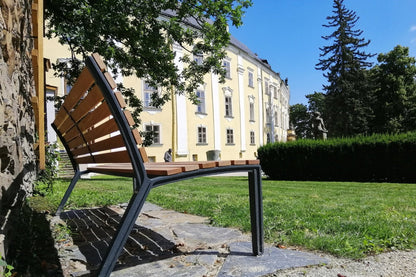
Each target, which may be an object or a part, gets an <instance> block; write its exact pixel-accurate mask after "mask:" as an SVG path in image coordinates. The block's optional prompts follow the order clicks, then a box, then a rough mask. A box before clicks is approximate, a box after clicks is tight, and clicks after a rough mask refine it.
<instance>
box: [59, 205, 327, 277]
mask: <svg viewBox="0 0 416 277" xmlns="http://www.w3.org/2000/svg"><path fill="white" fill-rule="evenodd" d="M124 208H125V206H123V205H121V206H111V207H104V208H96V209H84V210H76V211H68V212H64V213H62V214H61V216H60V218H58V217H54V218H53V219H52V221H51V223H52V224H51V225H52V226H62V225H66V226H67V227H68V228H69V229H70V230H71V234H72V235H71V238H69V239H68V240H61V241H60V242H59V243H58V244H57V248H58V253H59V255H60V261H61V265H62V269H63V272H64V276H75V277H77V276H91V275H92V276H93V275H94V273H95V271H96V270H97V268H98V265H99V263H100V261H101V259H102V257H103V253H105V251H106V249H107V247H108V243H109V241H110V240H111V236H112V234H113V233H114V231H115V228H116V227H117V224H118V223H119V221H120V219H121V215H122V214H123V213H124ZM208 222H209V220H208V219H207V218H204V217H199V216H194V215H189V214H183V213H178V212H175V211H171V210H164V209H162V208H160V207H158V206H156V205H153V204H150V203H146V204H145V206H144V208H143V210H142V212H141V215H140V216H139V218H138V220H137V221H136V225H135V226H134V228H133V231H132V233H131V234H130V237H129V239H128V241H127V243H126V245H125V248H124V250H123V253H122V254H121V255H120V257H119V259H118V262H117V264H116V267H115V269H114V271H113V273H112V274H111V276H113V277H121V276H123V277H125V276H182V277H194V276H201V277H202V276H205V277H214V276H218V277H228V276H247V277H257V276H263V275H267V274H270V273H273V272H276V271H277V270H280V269H287V268H293V267H302V266H308V265H316V264H322V263H326V262H327V260H326V259H324V258H322V257H319V256H316V255H313V254H310V253H303V252H299V251H294V250H288V249H279V248H276V247H272V246H267V245H266V248H265V253H264V254H263V255H262V256H259V257H254V256H252V255H251V239H250V237H249V236H248V235H246V234H242V233H241V232H240V231H238V230H236V229H231V228H218V227H213V226H210V225H208ZM52 228H53V227H52Z"/></svg>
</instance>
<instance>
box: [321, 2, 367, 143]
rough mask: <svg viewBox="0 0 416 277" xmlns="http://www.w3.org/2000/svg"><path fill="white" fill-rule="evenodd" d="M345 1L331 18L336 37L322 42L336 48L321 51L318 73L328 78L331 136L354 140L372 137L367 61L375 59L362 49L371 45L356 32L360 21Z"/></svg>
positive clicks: (327, 112) (336, 5) (326, 116)
mask: <svg viewBox="0 0 416 277" xmlns="http://www.w3.org/2000/svg"><path fill="white" fill-rule="evenodd" d="M343 2H344V1H343V0H334V3H333V8H334V10H333V15H332V16H328V17H327V20H328V24H327V25H323V26H324V27H327V28H335V30H334V31H333V33H332V34H330V35H328V36H323V37H322V38H323V39H325V40H328V41H330V42H332V45H329V46H324V47H321V48H320V51H321V54H320V57H321V59H319V63H317V64H316V69H318V70H322V71H323V72H324V74H323V75H324V76H325V77H326V78H327V81H328V85H324V90H325V91H326V97H325V113H324V114H323V117H324V119H325V120H326V122H327V125H328V130H329V132H328V135H329V136H332V137H337V136H342V135H344V136H351V135H356V134H365V133H368V131H369V130H368V126H369V121H370V120H371V118H372V110H371V109H370V108H369V104H370V103H371V94H369V93H368V83H369V81H368V76H367V73H366V71H365V69H366V68H367V67H369V66H371V63H370V62H368V61H367V58H370V57H372V56H374V55H371V54H367V53H365V52H364V51H363V50H362V48H364V47H366V46H367V45H368V44H369V43H370V41H366V40H365V39H364V38H362V37H361V35H362V33H363V31H361V30H359V29H357V30H355V29H354V27H355V24H356V23H357V21H358V19H359V17H357V15H356V13H355V12H354V11H351V10H348V9H346V8H345V6H344V4H343Z"/></svg>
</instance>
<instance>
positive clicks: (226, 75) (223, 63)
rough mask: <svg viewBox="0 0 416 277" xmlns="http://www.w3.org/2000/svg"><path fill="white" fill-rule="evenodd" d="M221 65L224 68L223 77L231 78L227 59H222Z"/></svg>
mask: <svg viewBox="0 0 416 277" xmlns="http://www.w3.org/2000/svg"><path fill="white" fill-rule="evenodd" d="M222 66H223V67H224V69H225V77H227V78H229V79H231V63H230V62H229V61H223V62H222Z"/></svg>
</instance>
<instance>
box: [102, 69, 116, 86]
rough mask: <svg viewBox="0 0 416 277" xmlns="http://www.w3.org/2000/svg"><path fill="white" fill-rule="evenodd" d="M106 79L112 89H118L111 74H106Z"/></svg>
mask: <svg viewBox="0 0 416 277" xmlns="http://www.w3.org/2000/svg"><path fill="white" fill-rule="evenodd" d="M104 77H105V79H106V80H107V83H108V84H109V85H110V87H111V88H112V89H115V88H116V87H117V84H116V82H114V79H113V77H111V74H110V72H105V73H104Z"/></svg>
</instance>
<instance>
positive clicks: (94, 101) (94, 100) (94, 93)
mask: <svg viewBox="0 0 416 277" xmlns="http://www.w3.org/2000/svg"><path fill="white" fill-rule="evenodd" d="M103 99H104V96H103V94H102V93H101V91H100V89H99V87H98V86H94V87H93V88H92V89H91V91H90V92H89V93H88V95H87V96H86V97H85V98H84V99H82V102H80V104H79V105H78V106H77V107H76V109H75V110H74V111H73V112H72V113H71V116H72V118H73V119H74V120H75V121H76V122H78V121H79V120H80V119H81V118H82V117H84V116H85V115H86V114H87V113H88V112H89V111H91V110H92V109H94V107H95V106H97V105H98V104H99V103H100V102H101V101H102V100H103Z"/></svg>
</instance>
